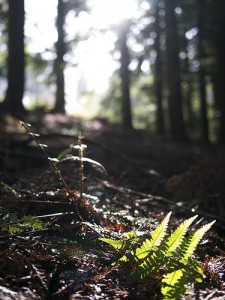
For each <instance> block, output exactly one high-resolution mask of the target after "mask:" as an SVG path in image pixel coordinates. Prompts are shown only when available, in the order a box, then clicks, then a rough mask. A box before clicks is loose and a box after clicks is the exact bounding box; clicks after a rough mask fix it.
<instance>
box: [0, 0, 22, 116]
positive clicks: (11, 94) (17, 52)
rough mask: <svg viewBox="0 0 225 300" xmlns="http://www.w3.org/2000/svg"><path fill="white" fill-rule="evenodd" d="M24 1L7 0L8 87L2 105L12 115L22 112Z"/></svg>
mask: <svg viewBox="0 0 225 300" xmlns="http://www.w3.org/2000/svg"><path fill="white" fill-rule="evenodd" d="M24 15H25V13H24V1H23V0H16V1H15V0H9V1H8V61H7V68H8V74H7V80H8V87H7V91H6V97H5V102H4V106H5V109H6V111H7V112H9V113H11V114H13V115H21V113H24V111H25V110H24V106H23V102H22V101H23V93H24V82H25V74H24V73H25V72H24V68H25V55H24Z"/></svg>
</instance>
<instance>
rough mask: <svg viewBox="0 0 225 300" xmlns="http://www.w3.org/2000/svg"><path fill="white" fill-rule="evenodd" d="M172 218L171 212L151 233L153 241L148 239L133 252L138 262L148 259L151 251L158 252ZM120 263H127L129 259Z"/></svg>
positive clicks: (124, 259)
mask: <svg viewBox="0 0 225 300" xmlns="http://www.w3.org/2000/svg"><path fill="white" fill-rule="evenodd" d="M170 216H171V212H169V213H168V214H167V215H166V217H165V218H164V220H163V221H162V222H161V223H160V224H159V225H158V226H157V227H156V229H155V230H154V231H153V232H151V233H150V235H151V239H146V240H145V241H144V242H143V244H142V246H141V247H138V248H137V249H135V250H133V251H131V252H130V255H131V256H133V257H134V258H135V259H136V260H141V259H144V258H145V257H147V256H148V255H149V254H150V253H151V251H153V250H156V249H157V247H158V246H159V245H160V244H161V242H162V240H163V238H164V237H165V235H166V231H167V227H168V222H169V219H170ZM120 261H127V257H126V256H123V257H122V258H121V259H120Z"/></svg>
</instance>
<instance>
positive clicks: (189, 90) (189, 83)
mask: <svg viewBox="0 0 225 300" xmlns="http://www.w3.org/2000/svg"><path fill="white" fill-rule="evenodd" d="M184 41H185V50H186V58H185V73H186V80H185V83H186V89H185V96H184V102H185V109H186V120H187V125H188V128H189V129H190V131H191V132H192V129H193V128H194V110H193V100H192V98H193V81H194V80H193V73H190V63H189V58H188V56H187V49H188V43H187V39H186V38H184Z"/></svg>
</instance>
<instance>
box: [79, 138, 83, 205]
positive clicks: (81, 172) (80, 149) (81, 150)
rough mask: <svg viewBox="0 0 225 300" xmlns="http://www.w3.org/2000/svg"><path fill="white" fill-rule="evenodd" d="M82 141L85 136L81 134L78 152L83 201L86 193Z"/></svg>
mask: <svg viewBox="0 0 225 300" xmlns="http://www.w3.org/2000/svg"><path fill="white" fill-rule="evenodd" d="M82 139H83V136H82V135H81V132H79V135H78V146H79V148H78V150H79V160H80V167H79V173H80V174H79V175H80V200H81V199H82V196H83V192H84V163H83V157H84V147H83V145H82Z"/></svg>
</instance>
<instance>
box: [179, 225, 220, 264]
mask: <svg viewBox="0 0 225 300" xmlns="http://www.w3.org/2000/svg"><path fill="white" fill-rule="evenodd" d="M215 222H216V221H212V222H211V223H208V224H205V225H203V226H202V227H201V228H199V229H198V230H196V231H195V232H194V234H193V235H191V237H190V238H188V239H187V244H186V245H185V248H186V249H185V253H184V256H183V257H182V261H184V262H185V261H187V259H188V258H189V257H190V256H191V255H192V254H193V252H194V251H195V249H196V248H197V246H198V244H199V242H200V241H201V239H202V238H203V236H204V234H205V233H206V232H207V231H208V230H209V229H210V228H211V227H212V225H213V224H214V223H215Z"/></svg>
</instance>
